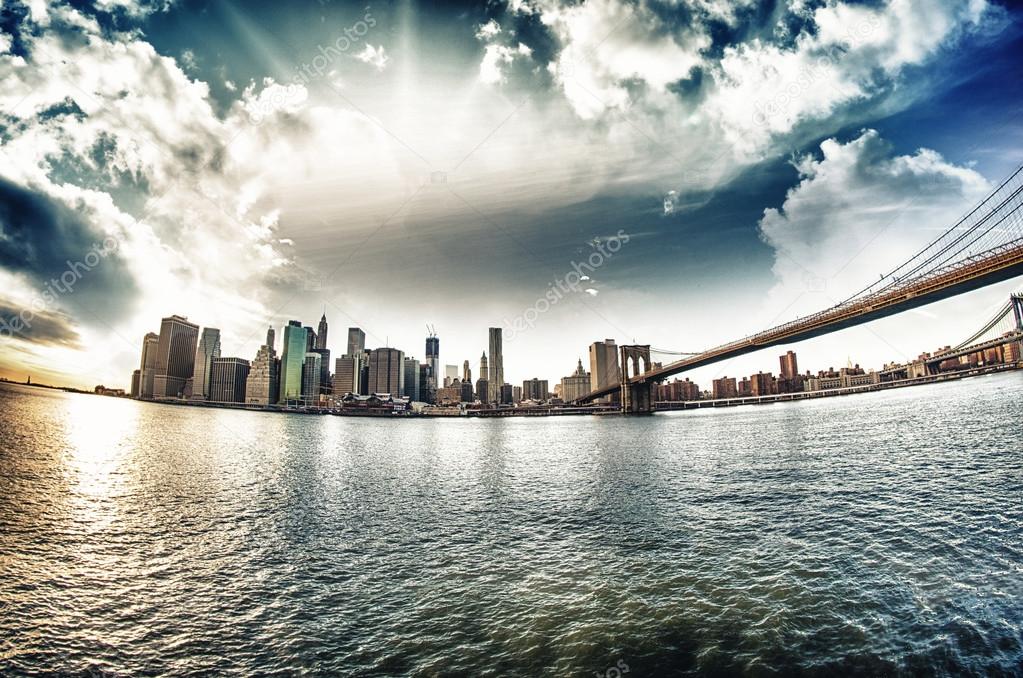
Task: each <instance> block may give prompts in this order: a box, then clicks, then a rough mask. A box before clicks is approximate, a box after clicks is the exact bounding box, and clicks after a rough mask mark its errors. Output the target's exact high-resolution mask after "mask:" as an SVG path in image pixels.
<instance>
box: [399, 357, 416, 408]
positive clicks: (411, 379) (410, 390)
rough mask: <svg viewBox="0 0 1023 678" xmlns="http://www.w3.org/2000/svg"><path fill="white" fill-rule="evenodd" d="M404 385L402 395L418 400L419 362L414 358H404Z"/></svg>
mask: <svg viewBox="0 0 1023 678" xmlns="http://www.w3.org/2000/svg"><path fill="white" fill-rule="evenodd" d="M404 370H405V384H404V389H403V390H402V395H403V396H405V397H407V398H411V399H412V400H419V361H418V360H416V359H415V358H405V362H404Z"/></svg>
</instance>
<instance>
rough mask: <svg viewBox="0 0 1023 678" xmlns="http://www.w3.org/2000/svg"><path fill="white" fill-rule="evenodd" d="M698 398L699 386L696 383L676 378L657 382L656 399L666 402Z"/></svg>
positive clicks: (687, 379)
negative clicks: (666, 381) (663, 382)
mask: <svg viewBox="0 0 1023 678" xmlns="http://www.w3.org/2000/svg"><path fill="white" fill-rule="evenodd" d="M699 399H700V387H699V385H698V384H696V383H694V382H692V381H689V378H688V377H687V378H686V379H685V380H684V381H683V380H681V379H678V378H676V379H675V380H674V381H671V382H668V383H665V384H658V386H657V400H658V401H666V402H685V401H689V400H699Z"/></svg>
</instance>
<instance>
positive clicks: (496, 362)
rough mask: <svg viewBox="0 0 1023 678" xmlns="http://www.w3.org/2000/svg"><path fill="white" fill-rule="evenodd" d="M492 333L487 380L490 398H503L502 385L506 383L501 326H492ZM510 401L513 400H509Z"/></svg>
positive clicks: (490, 331)
mask: <svg viewBox="0 0 1023 678" xmlns="http://www.w3.org/2000/svg"><path fill="white" fill-rule="evenodd" d="M488 331H489V334H490V352H489V355H490V371H489V372H488V373H487V382H488V383H489V384H490V394H491V395H490V399H491V400H492V401H493V400H500V399H501V387H502V386H503V385H504V347H503V341H502V334H501V328H500V327H491V328H490V329H489V330H488ZM509 402H511V401H510V400H509Z"/></svg>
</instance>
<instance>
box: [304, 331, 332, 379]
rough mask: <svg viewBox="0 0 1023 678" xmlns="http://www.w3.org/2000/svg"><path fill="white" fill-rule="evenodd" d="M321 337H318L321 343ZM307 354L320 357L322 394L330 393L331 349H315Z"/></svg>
mask: <svg viewBox="0 0 1023 678" xmlns="http://www.w3.org/2000/svg"><path fill="white" fill-rule="evenodd" d="M319 339H320V335H316V340H317V341H319ZM307 353H316V354H318V355H319V356H320V379H319V382H320V393H330V391H331V383H330V349H329V348H314V349H313V350H311V351H307Z"/></svg>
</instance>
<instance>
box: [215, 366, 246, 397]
mask: <svg viewBox="0 0 1023 678" xmlns="http://www.w3.org/2000/svg"><path fill="white" fill-rule="evenodd" d="M248 378H249V361H248V360H242V359H241V358H214V359H213V361H212V362H211V364H210V376H209V382H210V387H209V400H210V401H211V402H215V403H243V402H245V386H246V382H247V380H248Z"/></svg>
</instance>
